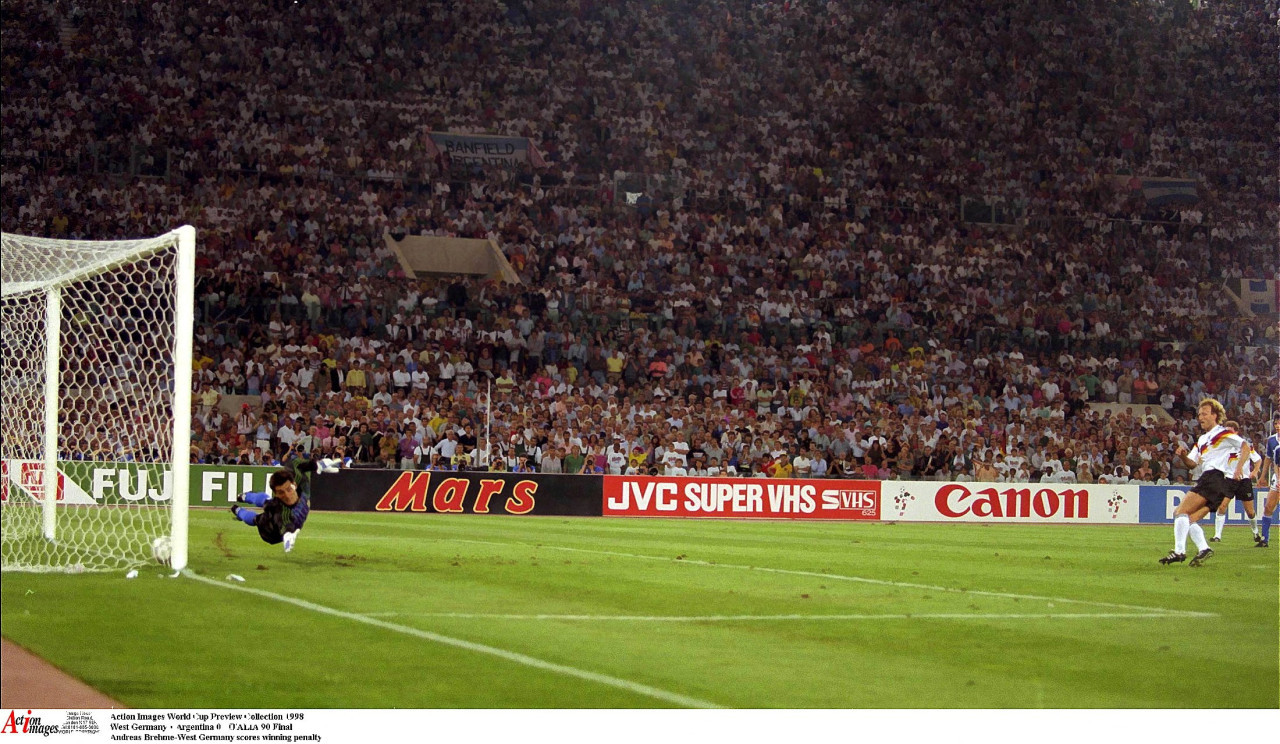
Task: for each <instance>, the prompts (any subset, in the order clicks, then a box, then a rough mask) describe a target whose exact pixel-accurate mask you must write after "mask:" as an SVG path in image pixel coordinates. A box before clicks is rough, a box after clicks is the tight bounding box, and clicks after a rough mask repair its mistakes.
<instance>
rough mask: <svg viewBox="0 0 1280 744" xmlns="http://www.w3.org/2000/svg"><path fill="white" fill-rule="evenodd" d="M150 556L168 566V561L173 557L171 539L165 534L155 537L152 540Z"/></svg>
mask: <svg viewBox="0 0 1280 744" xmlns="http://www.w3.org/2000/svg"><path fill="white" fill-rule="evenodd" d="M151 556H152V557H153V558H155V559H156V563H159V564H160V565H162V566H168V565H169V561H170V560H171V559H172V558H173V541H171V540H170V539H169V538H168V537H167V536H161V537H157V538H156V539H154V540H152V541H151Z"/></svg>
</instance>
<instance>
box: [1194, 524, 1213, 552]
mask: <svg viewBox="0 0 1280 744" xmlns="http://www.w3.org/2000/svg"><path fill="white" fill-rule="evenodd" d="M1190 524H1191V528H1190V532H1191V540H1192V542H1194V543H1195V544H1196V549H1197V550H1208V549H1209V541H1208V540H1206V539H1204V530H1203V529H1201V528H1200V525H1199V523H1190Z"/></svg>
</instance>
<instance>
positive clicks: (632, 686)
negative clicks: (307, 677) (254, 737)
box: [184, 571, 721, 708]
mask: <svg viewBox="0 0 1280 744" xmlns="http://www.w3.org/2000/svg"><path fill="white" fill-rule="evenodd" d="M184 575H185V576H187V577H188V578H191V579H195V580H196V581H199V582H201V583H204V584H209V585H211V586H217V587H221V588H223V589H233V590H235V591H238V592H245V593H246V594H253V595H256V596H259V597H265V598H267V599H274V600H276V601H278V602H284V603H286V604H291V605H293V606H295V607H301V608H303V609H306V610H311V611H312V612H318V613H320V614H322V615H329V616H330V617H338V618H342V619H344V620H351V621H353V622H357V623H364V624H365V625H372V626H374V627H376V628H382V629H383V630H390V631H393V632H396V633H403V634H404V635H408V636H413V637H414V638H420V639H422V640H424V641H431V642H433V643H439V644H443V645H445V646H453V647H455V648H461V649H465V650H467V651H474V652H476V653H481V654H488V655H490V656H496V657H498V658H500V659H504V660H506V661H511V662H514V663H516V664H523V665H524V666H528V667H533V668H534V669H542V670H544V671H548V672H555V673H557V674H564V675H566V676H569V677H577V678H578V679H584V680H587V681H588V682H596V683H598V684H602V685H607V686H609V687H616V688H618V689H620V690H626V691H627V692H633V693H635V694H637V695H644V696H645V697H651V698H654V699H657V700H661V701H663V702H665V703H671V704H673V705H679V706H682V707H685V708H719V707H721V706H719V705H716V704H715V703H711V702H707V701H706V700H699V699H697V698H692V697H688V696H687V695H681V694H679V693H675V692H669V691H667V690H661V689H658V688H656V687H650V686H649V685H643V684H640V683H639V682H632V681H630V680H626V679H622V678H620V677H611V676H609V675H607V674H599V673H597V672H590V671H587V670H585V669H578V668H576V667H571V666H565V665H564V664H557V663H555V662H551V661H544V660H542V659H538V658H534V657H532V656H526V655H524V654H520V653H516V652H514V651H508V650H506V649H502V648H496V647H494V646H486V645H484V644H483V643H474V642H472V641H464V640H462V639H461V638H451V637H449V636H445V635H440V634H439V633H432V632H430V631H426V630H419V629H418V628H411V627H409V626H407V625H397V624H396V623H389V622H387V621H385V620H379V619H377V618H374V617H369V616H367V615H358V614H356V613H353V612H344V611H342V610H337V609H334V608H332V607H326V606H324V605H319V604H315V603H314V602H308V601H306V600H305V599H298V598H296V597H290V596H287V595H284V594H276V593H275V592H268V591H265V590H263V589H254V588H252V587H247V586H240V585H237V584H229V583H226V582H222V581H218V580H216V579H210V578H208V577H206V576H201V575H199V574H197V573H195V572H192V571H185V572H184Z"/></svg>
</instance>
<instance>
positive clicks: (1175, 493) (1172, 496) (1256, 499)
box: [1138, 486, 1267, 524]
mask: <svg viewBox="0 0 1280 744" xmlns="http://www.w3.org/2000/svg"><path fill="white" fill-rule="evenodd" d="M1190 490H1191V486H1138V521H1139V522H1141V523H1142V524H1173V510H1174V509H1177V508H1178V504H1181V503H1182V500H1183V499H1184V498H1186V496H1187V492H1188V491H1190ZM1266 500H1267V489H1265V488H1255V489H1253V507H1254V511H1255V512H1256V513H1257V515H1258V517H1259V518H1261V517H1262V505H1263V504H1264V503H1266ZM1205 520H1206V521H1208V522H1210V523H1212V522H1213V514H1212V513H1210V514H1209V515H1207V516H1206V517H1205ZM1248 523H1249V517H1248V515H1247V514H1245V513H1244V504H1242V503H1241V502H1240V500H1239V499H1231V505H1230V506H1228V507H1227V524H1248Z"/></svg>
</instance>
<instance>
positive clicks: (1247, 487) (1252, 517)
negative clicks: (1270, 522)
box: [1236, 478, 1262, 543]
mask: <svg viewBox="0 0 1280 744" xmlns="http://www.w3.org/2000/svg"><path fill="white" fill-rule="evenodd" d="M1236 500H1238V501H1239V502H1240V506H1242V507H1244V515H1245V517H1247V518H1248V520H1249V529H1250V530H1251V531H1252V532H1253V541H1254V542H1255V543H1256V542H1258V541H1259V540H1261V539H1262V536H1261V535H1260V534H1259V533H1258V510H1257V509H1256V508H1254V505H1253V481H1251V480H1249V479H1247V478H1246V479H1245V480H1243V481H1241V484H1240V488H1239V493H1238V494H1237V495H1236Z"/></svg>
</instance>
